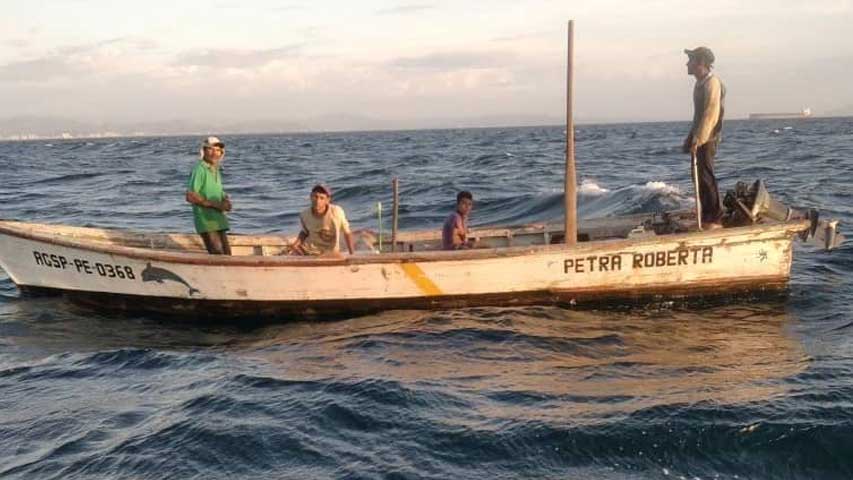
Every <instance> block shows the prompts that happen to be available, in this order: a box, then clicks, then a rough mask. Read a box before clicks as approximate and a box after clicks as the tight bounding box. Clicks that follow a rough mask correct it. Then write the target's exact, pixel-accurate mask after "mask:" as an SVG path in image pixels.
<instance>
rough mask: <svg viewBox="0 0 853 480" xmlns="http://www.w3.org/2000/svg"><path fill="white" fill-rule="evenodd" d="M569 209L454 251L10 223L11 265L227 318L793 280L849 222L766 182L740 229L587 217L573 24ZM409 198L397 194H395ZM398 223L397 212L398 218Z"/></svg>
mask: <svg viewBox="0 0 853 480" xmlns="http://www.w3.org/2000/svg"><path fill="white" fill-rule="evenodd" d="M568 38H569V56H568V82H567V116H566V118H567V128H566V135H567V139H566V174H565V193H566V195H565V200H566V206H565V212H566V214H565V218H564V221H563V222H562V223H552V224H531V225H515V226H500V227H483V228H478V229H474V230H472V232H471V236H472V237H475V238H477V240H478V241H477V244H478V245H479V247H480V248H476V249H470V250H457V251H443V250H441V249H440V232H439V231H438V230H434V231H420V232H396V229H395V231H394V234H393V235H392V239H393V241H392V242H391V243H390V245H389V244H388V242H385V244H384V245H382V244H381V243H380V240H381V237H379V238H377V237H376V235H374V234H372V233H371V232H366V231H363V232H359V234H358V238H359V246H360V248H359V250H358V251H357V252H356V254H354V255H349V256H341V255H337V256H328V257H297V256H290V255H287V253H288V252H289V248H290V245H292V243H293V240H294V238H293V237H288V236H286V235H233V236H230V238H231V243H232V252H233V256H219V255H208V254H207V253H206V252H205V250H204V247H203V245H202V243H201V241H200V239H199V238H198V236H197V235H194V234H180V233H171V234H168V233H139V232H130V231H124V230H113V229H101V228H83V227H74V226H65V225H45V224H35V223H27V222H20V221H0V267H2V268H3V270H5V272H6V273H7V274H8V275H9V277H10V278H11V279H12V281H13V282H15V284H16V285H17V286H18V287H19V289H20V290H21V291H23V292H25V293H34V294H43V293H47V294H61V295H64V296H65V297H67V298H68V299H70V300H72V301H74V302H77V303H81V304H84V305H87V306H91V307H94V308H98V309H105V308H109V309H119V310H129V311H141V312H156V313H164V314H177V315H201V316H207V315H210V316H215V317H220V318H221V317H232V316H278V315H288V314H296V315H303V314H326V313H338V312H346V313H352V312H366V311H375V310H381V309H394V308H456V307H466V306H479V305H527V304H552V303H558V304H566V305H584V304H598V303H600V302H609V301H626V300H627V301H648V300H653V301H660V300H666V299H673V298H692V297H703V296H719V295H729V294H733V293H742V292H754V291H775V290H780V289H784V288H785V287H786V285H787V282H788V279H789V277H790V271H791V263H792V255H793V242H794V240H795V238H797V237H800V238H803V239H807V240H810V241H813V242H819V243H820V244H821V245H822V246H823V247H824V248H827V249H832V248H835V247H837V246H838V245H840V244H841V242H842V241H843V236H842V235H841V234H840V233H839V232H838V222H837V221H832V220H823V219H820V218H819V215H818V214H817V212H815V211H813V210H808V211H797V210H793V209H791V208H788V207H786V206H784V205H782V204H780V203H778V202H776V201H775V200H773V199H772V198H771V197H770V195H769V193H768V191H767V189H766V187H765V185H764V183H763V182H761V181H757V182H754V183H752V184H751V185H750V184H739V185H738V186H737V187H736V188H735V190H733V191H732V192H730V193H729V194H728V195H727V196H726V202H725V203H726V207H727V211H728V214H727V217H726V219H725V221H724V224H725V226H726V227H727V228H723V229H716V230H703V229H702V226H701V223H700V222H699V221H698V217H697V215H696V214H695V213H694V212H693V211H674V212H661V213H650V214H638V215H629V216H622V217H613V218H604V219H596V220H587V221H585V222H584V223H583V225H581V227H580V228H578V225H577V219H576V214H577V206H576V201H577V192H576V183H577V182H576V177H575V167H574V125H573V121H572V110H571V108H572V75H571V73H572V23H571V22H570V23H569V37H568ZM395 198H396V195H395ZM394 223H395V225H396V221H395V222H394Z"/></svg>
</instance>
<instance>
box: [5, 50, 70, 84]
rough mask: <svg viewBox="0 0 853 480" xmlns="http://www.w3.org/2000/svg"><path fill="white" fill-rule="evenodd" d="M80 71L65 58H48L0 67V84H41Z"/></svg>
mask: <svg viewBox="0 0 853 480" xmlns="http://www.w3.org/2000/svg"><path fill="white" fill-rule="evenodd" d="M81 71H82V68H80V67H78V66H77V65H75V64H74V63H73V62H69V61H68V59H66V58H63V57H60V56H50V57H45V58H40V59H37V60H27V61H23V62H14V63H9V64H6V65H3V66H0V82H24V83H31V82H43V81H47V80H52V79H54V78H58V77H63V76H67V75H73V74H76V73H79V72H81Z"/></svg>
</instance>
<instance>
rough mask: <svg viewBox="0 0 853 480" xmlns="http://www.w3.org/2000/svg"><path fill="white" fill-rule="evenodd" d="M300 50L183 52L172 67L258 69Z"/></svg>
mask: <svg viewBox="0 0 853 480" xmlns="http://www.w3.org/2000/svg"><path fill="white" fill-rule="evenodd" d="M301 48H302V46H301V45H289V46H286V47H281V48H273V49H268V50H231V49H219V50H203V51H194V52H185V53H182V54H180V55H179V56H178V58H177V60H176V61H175V62H174V65H178V66H186V67H228V68H248V67H259V66H263V65H266V64H268V63H270V62H273V61H275V60H279V59H282V58H288V57H295V56H297V55H298V54H299V50H300V49H301Z"/></svg>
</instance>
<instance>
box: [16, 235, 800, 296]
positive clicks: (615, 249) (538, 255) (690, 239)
mask: <svg viewBox="0 0 853 480" xmlns="http://www.w3.org/2000/svg"><path fill="white" fill-rule="evenodd" d="M807 227H808V225H807V224H806V223H805V222H799V221H797V222H789V223H785V224H775V225H758V226H752V227H739V228H731V229H723V230H715V231H711V232H693V233H686V234H673V235H661V236H652V237H649V238H643V239H639V240H634V239H631V240H628V239H621V240H607V241H592V242H582V243H579V244H578V245H577V246H575V247H573V248H570V249H569V248H566V247H565V245H534V246H520V247H508V248H494V249H484V250H469V251H457V252H439V251H436V252H413V253H396V254H383V255H376V254H369V253H368V254H357V255H354V256H350V257H344V258H295V257H285V256H233V257H223V256H209V255H207V254H204V253H198V252H193V251H190V252H187V251H165V250H151V249H145V248H138V247H128V246H124V245H122V244H121V243H122V242H117V243H118V244H116V243H113V242H110V241H107V240H104V241H90V242H86V241H85V240H84V239H82V238H81V234H80V230H79V229H77V230H74V229H72V230H63V228H66V227H51V226H43V225H42V226H33V225H31V224H23V223H15V222H0V266H2V268H3V269H4V270H5V271H6V272H7V273H8V274H9V276H10V278H11V279H12V280H13V281H14V282H15V283H16V284H18V285H23V286H33V287H47V288H54V289H62V290H70V291H87V292H107V293H116V294H125V295H134V296H139V297H140V301H144V297H168V298H184V299H187V298H190V299H210V300H256V301H316V300H320V301H324V300H325V301H332V300H349V299H371V300H383V299H393V298H421V297H426V296H435V295H442V296H467V295H507V296H510V295H511V294H513V293H516V292H532V291H545V292H565V291H585V292H596V291H607V290H608V289H613V288H621V289H626V288H638V289H646V290H648V289H654V288H660V289H667V288H672V287H683V288H689V287H690V286H691V285H705V286H707V285H708V283H709V282H710V283H716V284H719V285H721V286H725V284H726V283H727V282H731V281H738V282H743V281H744V280H745V279H746V280H747V281H754V282H755V284H756V285H760V284H762V283H763V282H766V281H768V280H774V281H778V280H780V279H782V280H784V279H787V278H788V276H789V273H790V268H791V243H792V238H793V236H794V235H795V234H796V233H797V232H799V231H802V230H803V229H804V228H807ZM87 230H91V229H87ZM69 232H70V233H69ZM75 232H76V234H74V233H75ZM89 233H91V232H89ZM110 235H112V236H113V237H114V238H120V237H121V235H118V234H116V233H110ZM126 235H130V234H126ZM106 236H108V235H104V237H106ZM263 238H266V239H267V240H270V238H268V237H257V238H256V241H258V242H260V241H261V240H262V239H263ZM275 238H278V239H279V241H280V240H281V239H282V238H283V237H275ZM244 240H245V239H244ZM680 252H686V253H680ZM52 256H53V257H52ZM37 257H41V258H42V259H43V261H41V262H39V261H38V259H37ZM602 258H606V259H607V260H606V261H604V260H601V259H602ZM616 258H618V261H617V260H614V259H616ZM635 258H639V259H640V262H639V265H638V264H637V263H635ZM62 259H64V261H62ZM84 262H85V263H84ZM86 265H88V266H89V270H88V272H87V270H86V268H85V267H86ZM98 265H101V267H98ZM107 265H110V266H112V270H110V267H107ZM617 266H618V268H617ZM605 267H606V268H605ZM152 268H157V269H165V270H167V271H168V272H169V273H171V274H173V275H175V276H177V277H178V278H180V279H182V280H183V281H185V282H186V284H187V285H184V284H183V283H180V282H179V281H176V280H173V279H164V280H162V281H156V279H153V278H152V276H151V271H152V270H151V269H152ZM118 271H121V272H122V273H121V274H119V273H117V272H118ZM129 272H132V273H129ZM169 273H166V275H169ZM131 276H132V277H133V278H130V277H131ZM121 277H124V278H121ZM155 277H156V275H155ZM146 280H147V281H146Z"/></svg>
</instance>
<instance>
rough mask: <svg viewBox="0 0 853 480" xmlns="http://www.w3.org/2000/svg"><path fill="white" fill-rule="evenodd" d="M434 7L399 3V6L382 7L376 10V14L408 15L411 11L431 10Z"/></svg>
mask: <svg viewBox="0 0 853 480" xmlns="http://www.w3.org/2000/svg"><path fill="white" fill-rule="evenodd" d="M434 8H435V5H426V4H419V5H401V6H399V7H391V8H383V9H382V10H377V11H376V14H377V15H410V14H413V13H418V12H423V11H424V10H432V9H434Z"/></svg>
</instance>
